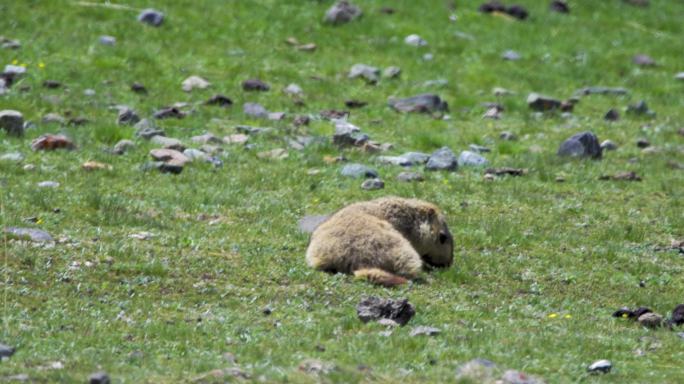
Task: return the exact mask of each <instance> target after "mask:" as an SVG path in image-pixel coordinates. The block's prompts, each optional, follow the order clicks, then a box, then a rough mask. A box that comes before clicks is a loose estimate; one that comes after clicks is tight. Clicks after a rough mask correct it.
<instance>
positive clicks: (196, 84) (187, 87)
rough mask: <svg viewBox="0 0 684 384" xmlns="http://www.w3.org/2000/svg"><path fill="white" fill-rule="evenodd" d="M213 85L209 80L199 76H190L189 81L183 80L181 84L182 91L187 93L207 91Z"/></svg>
mask: <svg viewBox="0 0 684 384" xmlns="http://www.w3.org/2000/svg"><path fill="white" fill-rule="evenodd" d="M210 85H211V83H210V82H208V81H207V80H205V79H203V78H201V77H199V76H195V75H193V76H190V77H188V78H187V79H185V80H183V82H182V83H181V89H182V90H183V91H185V92H190V91H192V90H193V89H206V88H209V86H210Z"/></svg>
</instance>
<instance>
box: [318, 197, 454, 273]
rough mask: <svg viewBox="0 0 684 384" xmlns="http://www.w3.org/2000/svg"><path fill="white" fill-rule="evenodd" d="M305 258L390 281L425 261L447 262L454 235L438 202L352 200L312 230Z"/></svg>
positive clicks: (417, 268)
mask: <svg viewBox="0 0 684 384" xmlns="http://www.w3.org/2000/svg"><path fill="white" fill-rule="evenodd" d="M306 260H307V263H308V264H309V266H311V267H313V268H316V269H319V270H322V271H326V272H331V273H338V272H340V273H348V274H354V275H355V276H357V277H359V278H364V279H366V280H369V281H371V282H373V283H376V284H380V285H385V286H394V285H399V284H403V283H405V282H407V281H408V280H409V279H413V278H415V277H417V276H418V274H419V273H420V271H421V270H422V269H423V267H424V266H425V265H431V266H438V267H448V266H450V265H451V263H452V262H453V238H452V236H451V233H450V232H449V228H448V227H447V224H446V219H445V218H444V215H442V214H441V213H440V211H439V209H438V208H437V207H436V206H434V205H432V204H430V203H428V202H425V201H421V200H416V199H403V198H399V197H385V198H380V199H376V200H371V201H366V202H360V203H355V204H351V205H349V206H347V207H345V208H343V209H341V210H339V211H338V212H337V213H335V214H334V215H332V216H331V217H330V218H329V219H327V220H326V221H324V222H323V223H322V224H321V225H320V226H319V227H318V228H316V230H315V231H314V232H313V234H312V235H311V242H310V243H309V248H308V249H307V251H306Z"/></svg>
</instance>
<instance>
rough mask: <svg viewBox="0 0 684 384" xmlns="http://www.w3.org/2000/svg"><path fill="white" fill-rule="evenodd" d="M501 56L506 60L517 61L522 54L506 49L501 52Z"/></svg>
mask: <svg viewBox="0 0 684 384" xmlns="http://www.w3.org/2000/svg"><path fill="white" fill-rule="evenodd" d="M501 58H502V59H504V60H508V61H518V60H520V59H522V56H520V54H519V53H518V52H516V51H513V50H508V51H506V52H504V53H502V54H501Z"/></svg>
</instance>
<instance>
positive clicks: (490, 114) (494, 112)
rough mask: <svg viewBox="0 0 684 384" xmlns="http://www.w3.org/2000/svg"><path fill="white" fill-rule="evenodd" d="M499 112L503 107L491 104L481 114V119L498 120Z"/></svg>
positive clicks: (499, 117)
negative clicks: (491, 105)
mask: <svg viewBox="0 0 684 384" xmlns="http://www.w3.org/2000/svg"><path fill="white" fill-rule="evenodd" d="M501 112H503V108H501V107H500V106H498V105H497V106H493V107H491V108H489V109H487V111H486V112H485V113H484V115H482V118H483V119H494V120H499V119H501Z"/></svg>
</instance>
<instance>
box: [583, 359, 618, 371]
mask: <svg viewBox="0 0 684 384" xmlns="http://www.w3.org/2000/svg"><path fill="white" fill-rule="evenodd" d="M611 369H613V363H611V362H610V360H598V361H595V362H593V363H592V364H591V365H590V366H589V367H587V371H588V372H589V373H608V372H610V370H611Z"/></svg>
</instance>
